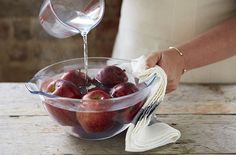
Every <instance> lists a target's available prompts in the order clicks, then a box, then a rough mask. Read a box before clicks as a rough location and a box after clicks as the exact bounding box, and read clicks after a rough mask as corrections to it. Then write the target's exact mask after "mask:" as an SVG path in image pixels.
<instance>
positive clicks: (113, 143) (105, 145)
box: [67, 130, 179, 155]
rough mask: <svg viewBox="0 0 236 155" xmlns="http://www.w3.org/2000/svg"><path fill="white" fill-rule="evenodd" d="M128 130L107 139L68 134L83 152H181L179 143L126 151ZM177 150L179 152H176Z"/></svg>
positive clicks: (110, 154) (79, 150)
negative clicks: (85, 138) (144, 149)
mask: <svg viewBox="0 0 236 155" xmlns="http://www.w3.org/2000/svg"><path fill="white" fill-rule="evenodd" d="M126 131H127V130H125V131H123V132H122V133H120V134H118V135H116V136H114V137H112V138H108V139H105V140H83V139H79V138H76V137H74V136H72V135H69V134H67V140H68V142H69V143H70V144H72V145H73V147H74V148H73V149H74V151H75V152H80V153H82V154H93V155H106V154H107V155H108V154H109V155H114V154H117V155H118V154H119V155H124V154H145V155H149V154H150V155H151V154H152V155H153V154H156V153H158V154H162V153H166V150H170V151H168V152H170V153H174V152H175V153H177V152H179V151H178V149H179V144H167V145H165V146H162V147H158V148H156V149H152V150H150V151H145V152H139V153H137V152H126V151H125V135H126ZM176 151H177V152H176Z"/></svg>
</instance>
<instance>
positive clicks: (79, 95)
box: [45, 65, 143, 133]
mask: <svg viewBox="0 0 236 155" xmlns="http://www.w3.org/2000/svg"><path fill="white" fill-rule="evenodd" d="M46 90H47V92H49V93H51V94H53V95H56V96H61V97H67V98H74V99H82V103H80V105H79V106H80V108H81V110H80V111H79V112H75V111H69V110H66V109H62V108H58V107H56V106H53V105H51V104H48V103H45V106H46V108H47V110H48V112H49V113H50V114H51V115H52V116H53V117H54V118H55V119H56V120H57V121H58V122H59V123H60V124H61V125H63V126H77V127H78V126H80V127H81V128H82V130H83V131H84V132H86V133H98V132H105V131H107V130H109V129H110V128H112V127H113V126H114V122H120V123H123V124H125V123H130V122H131V121H132V119H133V117H134V116H135V114H136V113H137V112H138V110H139V109H140V108H141V106H142V105H143V102H140V103H137V104H135V105H134V106H131V107H128V108H124V109H121V110H117V111H111V110H108V109H109V108H110V107H111V104H109V102H106V103H103V102H102V101H104V100H106V99H110V98H117V97H121V96H126V95H129V94H132V93H135V92H137V91H138V88H137V86H136V85H135V84H133V83H131V82H128V76H127V74H126V72H125V70H122V69H121V68H119V67H117V66H114V65H113V66H106V67H105V68H103V69H101V70H100V71H99V72H98V73H97V74H96V76H95V77H94V78H91V77H89V76H88V75H86V74H85V73H84V72H82V71H80V70H70V71H68V72H66V73H64V74H63V75H62V76H61V77H60V78H59V79H57V80H54V81H52V82H50V83H49V84H48V85H47V89H46ZM107 101H109V100H107Z"/></svg>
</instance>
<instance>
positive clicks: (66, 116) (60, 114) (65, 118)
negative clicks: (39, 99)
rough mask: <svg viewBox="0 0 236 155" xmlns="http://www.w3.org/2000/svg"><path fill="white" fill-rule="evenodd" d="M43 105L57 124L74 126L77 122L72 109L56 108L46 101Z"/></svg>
mask: <svg viewBox="0 0 236 155" xmlns="http://www.w3.org/2000/svg"><path fill="white" fill-rule="evenodd" d="M44 105H45V108H46V109H47V111H48V112H49V113H50V114H51V116H52V117H53V118H54V119H55V120H56V121H57V122H58V123H59V124H61V125H63V126H75V125H77V124H78V122H77V118H76V113H75V112H74V111H69V110H66V109H61V108H58V107H56V106H53V105H50V104H49V102H47V101H45V102H44Z"/></svg>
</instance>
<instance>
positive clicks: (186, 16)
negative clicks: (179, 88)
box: [113, 0, 236, 83]
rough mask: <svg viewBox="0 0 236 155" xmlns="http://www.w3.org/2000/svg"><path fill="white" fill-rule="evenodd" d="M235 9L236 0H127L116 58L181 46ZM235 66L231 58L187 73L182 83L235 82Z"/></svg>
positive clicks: (122, 12) (127, 57)
mask: <svg viewBox="0 0 236 155" xmlns="http://www.w3.org/2000/svg"><path fill="white" fill-rule="evenodd" d="M235 10H236V0H123V4H122V9H121V18H120V25H119V31H118V34H117V38H116V43H115V46H114V49H113V57H115V58H125V59H132V58H137V57H139V56H141V55H144V54H145V55H147V54H148V53H150V52H154V51H158V50H162V49H167V48H168V47H169V46H175V45H179V44H181V43H184V42H185V41H188V40H191V39H192V38H194V37H195V36H196V35H198V34H200V33H202V32H205V31H207V30H208V29H209V28H211V27H213V26H214V25H217V24H218V23H220V22H222V21H224V20H225V19H227V18H229V17H231V16H232V15H234V14H235ZM235 44H236V41H235ZM235 67H236V57H231V58H229V59H226V60H223V61H220V62H217V63H214V64H211V65H208V66H205V67H201V68H198V69H194V70H192V71H189V72H187V73H185V74H184V75H183V77H182V82H191V83H233V82H236V69H235Z"/></svg>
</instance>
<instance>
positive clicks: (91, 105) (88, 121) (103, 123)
mask: <svg viewBox="0 0 236 155" xmlns="http://www.w3.org/2000/svg"><path fill="white" fill-rule="evenodd" d="M109 98H110V95H109V94H108V93H106V92H104V91H102V90H94V91H91V92H88V93H87V94H86V95H85V96H84V97H83V100H84V101H83V103H82V105H81V109H82V110H84V111H81V112H77V113H76V116H77V119H78V121H79V123H80V125H81V126H82V128H83V129H84V130H85V131H86V132H87V133H97V132H104V131H106V130H107V129H109V128H111V127H112V126H113V118H114V116H115V112H113V111H106V110H108V109H109V107H110V105H109V103H103V102H102V100H104V99H109Z"/></svg>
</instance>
